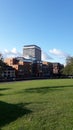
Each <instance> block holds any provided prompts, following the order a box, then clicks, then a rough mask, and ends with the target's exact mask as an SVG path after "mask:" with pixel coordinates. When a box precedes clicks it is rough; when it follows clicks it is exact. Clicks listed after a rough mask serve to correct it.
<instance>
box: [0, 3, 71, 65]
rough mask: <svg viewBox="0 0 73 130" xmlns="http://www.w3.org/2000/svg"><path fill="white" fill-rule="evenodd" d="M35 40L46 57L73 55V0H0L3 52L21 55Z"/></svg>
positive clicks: (62, 59) (0, 46)
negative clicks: (24, 48)
mask: <svg viewBox="0 0 73 130" xmlns="http://www.w3.org/2000/svg"><path fill="white" fill-rule="evenodd" d="M32 44H34V45H37V46H39V47H40V48H41V50H42V60H44V61H50V62H60V63H62V64H65V60H66V58H67V56H73V0H0V52H1V53H2V54H3V56H4V57H8V56H12V55H15V56H17V55H22V53H23V47H24V45H32Z"/></svg>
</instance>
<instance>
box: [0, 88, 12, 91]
mask: <svg viewBox="0 0 73 130" xmlns="http://www.w3.org/2000/svg"><path fill="white" fill-rule="evenodd" d="M9 89H11V88H0V91H4V90H9Z"/></svg>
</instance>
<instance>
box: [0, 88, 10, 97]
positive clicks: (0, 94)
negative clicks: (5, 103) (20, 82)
mask: <svg viewBox="0 0 73 130" xmlns="http://www.w3.org/2000/svg"><path fill="white" fill-rule="evenodd" d="M9 89H11V88H0V91H6V90H9ZM4 95H5V94H2V93H0V96H4Z"/></svg>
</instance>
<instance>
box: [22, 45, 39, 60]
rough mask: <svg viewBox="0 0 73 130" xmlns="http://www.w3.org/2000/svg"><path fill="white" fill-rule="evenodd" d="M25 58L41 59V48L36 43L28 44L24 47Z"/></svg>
mask: <svg viewBox="0 0 73 130" xmlns="http://www.w3.org/2000/svg"><path fill="white" fill-rule="evenodd" d="M23 56H24V57H25V58H29V59H33V60H36V61H41V48H40V47H38V46H36V45H26V46H24V48H23Z"/></svg>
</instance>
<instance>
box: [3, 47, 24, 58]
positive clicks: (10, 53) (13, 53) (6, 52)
mask: <svg viewBox="0 0 73 130" xmlns="http://www.w3.org/2000/svg"><path fill="white" fill-rule="evenodd" d="M16 56H22V54H21V53H20V52H18V51H17V50H16V48H13V49H12V50H10V51H9V50H7V49H5V50H4V57H5V58H9V57H16Z"/></svg>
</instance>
